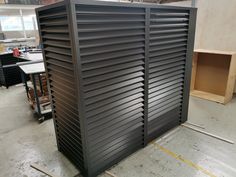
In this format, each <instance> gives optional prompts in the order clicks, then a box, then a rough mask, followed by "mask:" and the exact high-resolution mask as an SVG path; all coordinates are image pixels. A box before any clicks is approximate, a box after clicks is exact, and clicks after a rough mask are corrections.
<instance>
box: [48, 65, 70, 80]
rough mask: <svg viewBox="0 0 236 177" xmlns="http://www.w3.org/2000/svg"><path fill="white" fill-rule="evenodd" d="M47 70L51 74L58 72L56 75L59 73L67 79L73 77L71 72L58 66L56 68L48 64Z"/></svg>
mask: <svg viewBox="0 0 236 177" xmlns="http://www.w3.org/2000/svg"><path fill="white" fill-rule="evenodd" d="M47 68H48V69H49V72H50V70H51V71H53V72H58V73H61V74H63V75H67V76H69V77H72V76H74V73H73V71H71V70H68V69H65V68H62V67H59V66H56V65H52V64H48V65H47Z"/></svg>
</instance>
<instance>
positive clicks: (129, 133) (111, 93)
mask: <svg viewBox="0 0 236 177" xmlns="http://www.w3.org/2000/svg"><path fill="white" fill-rule="evenodd" d="M76 16H77V27H78V35H79V48H80V57H81V70H82V79H83V90H84V103H85V116H84V118H85V119H86V120H87V123H88V125H87V128H88V151H89V152H88V153H89V156H90V158H91V159H90V165H91V169H92V170H91V173H92V174H97V173H98V172H99V171H101V170H102V169H105V168H106V167H107V166H110V165H111V164H113V163H114V162H116V161H117V160H118V159H120V158H121V157H124V156H127V155H129V154H130V152H133V151H135V150H136V149H138V148H141V147H142V146H143V126H144V125H143V122H144V117H143V111H144V109H143V107H144V62H145V61H144V51H145V26H144V23H145V11H144V9H142V8H133V9H128V8H125V7H123V8H119V7H109V6H88V5H79V6H76Z"/></svg>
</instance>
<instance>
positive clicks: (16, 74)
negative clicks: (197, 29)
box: [0, 52, 28, 88]
mask: <svg viewBox="0 0 236 177" xmlns="http://www.w3.org/2000/svg"><path fill="white" fill-rule="evenodd" d="M24 61H28V60H27V59H24V58H17V57H14V56H13V54H12V53H11V52H10V53H1V54H0V86H5V87H6V88H8V87H9V86H12V85H15V84H19V83H21V72H20V69H19V67H18V66H17V64H16V63H19V62H24Z"/></svg>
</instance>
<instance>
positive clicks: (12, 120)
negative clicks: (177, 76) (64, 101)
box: [0, 86, 236, 177]
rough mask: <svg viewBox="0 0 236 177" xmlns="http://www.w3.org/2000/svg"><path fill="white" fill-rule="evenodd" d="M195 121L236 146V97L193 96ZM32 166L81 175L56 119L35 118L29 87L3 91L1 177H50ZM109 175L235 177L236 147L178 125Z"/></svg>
mask: <svg viewBox="0 0 236 177" xmlns="http://www.w3.org/2000/svg"><path fill="white" fill-rule="evenodd" d="M189 122H191V123H195V124H199V125H201V126H204V127H205V131H207V132H210V133H213V134H216V135H220V136H222V137H226V138H228V139H231V140H233V141H235V142H236V128H235V127H236V98H234V99H233V100H232V101H231V102H230V103H229V104H227V105H226V106H224V105H221V104H217V103H214V102H210V101H206V100H202V99H198V98H191V99H190V108H189ZM31 163H37V164H39V165H42V166H46V167H47V168H48V169H50V170H51V171H52V172H54V173H55V174H57V175H59V176H61V177H74V176H76V175H77V174H78V173H79V172H78V170H77V169H76V168H75V167H74V166H73V165H72V164H71V163H70V162H69V161H68V160H67V159H66V158H65V157H64V156H63V155H62V154H61V153H60V152H58V151H57V148H56V140H55V135H54V128H53V122H52V120H47V121H45V122H43V123H42V124H38V122H37V120H36V119H35V118H34V116H33V114H32V111H31V109H30V107H29V105H28V103H27V100H26V95H25V92H24V89H23V87H22V86H14V87H10V88H9V89H8V90H7V89H5V88H0V177H21V176H22V177H44V176H45V175H43V174H42V173H40V172H38V171H36V170H34V169H32V168H31V167H30V164H31ZM109 171H110V172H111V173H113V174H115V175H116V176H117V177H204V176H210V177H223V176H225V177H235V176H236V145H231V144H228V143H225V142H223V141H220V140H217V139H215V138H212V137H209V136H206V135H203V134H200V133H197V132H194V131H192V130H189V129H187V128H185V127H177V128H175V129H173V130H171V131H170V132H168V133H166V134H165V135H163V136H162V137H160V138H158V139H156V140H155V142H153V143H152V144H150V145H148V146H147V147H146V148H144V149H141V150H139V151H138V152H136V153H134V154H133V155H131V156H130V157H128V158H126V159H124V160H123V161H121V162H120V163H119V164H117V165H116V166H114V167H112V168H111V169H109ZM100 177H108V175H107V174H101V175H100Z"/></svg>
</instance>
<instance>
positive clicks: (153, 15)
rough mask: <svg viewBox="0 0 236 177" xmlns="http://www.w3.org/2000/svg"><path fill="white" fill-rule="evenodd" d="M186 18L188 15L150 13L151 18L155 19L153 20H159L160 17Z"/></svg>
mask: <svg viewBox="0 0 236 177" xmlns="http://www.w3.org/2000/svg"><path fill="white" fill-rule="evenodd" d="M188 16H189V14H188V13H152V12H151V18H152V17H155V18H157V17H159V18H161V17H164V18H165V17H169V18H171V17H173V18H176V17H188Z"/></svg>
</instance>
